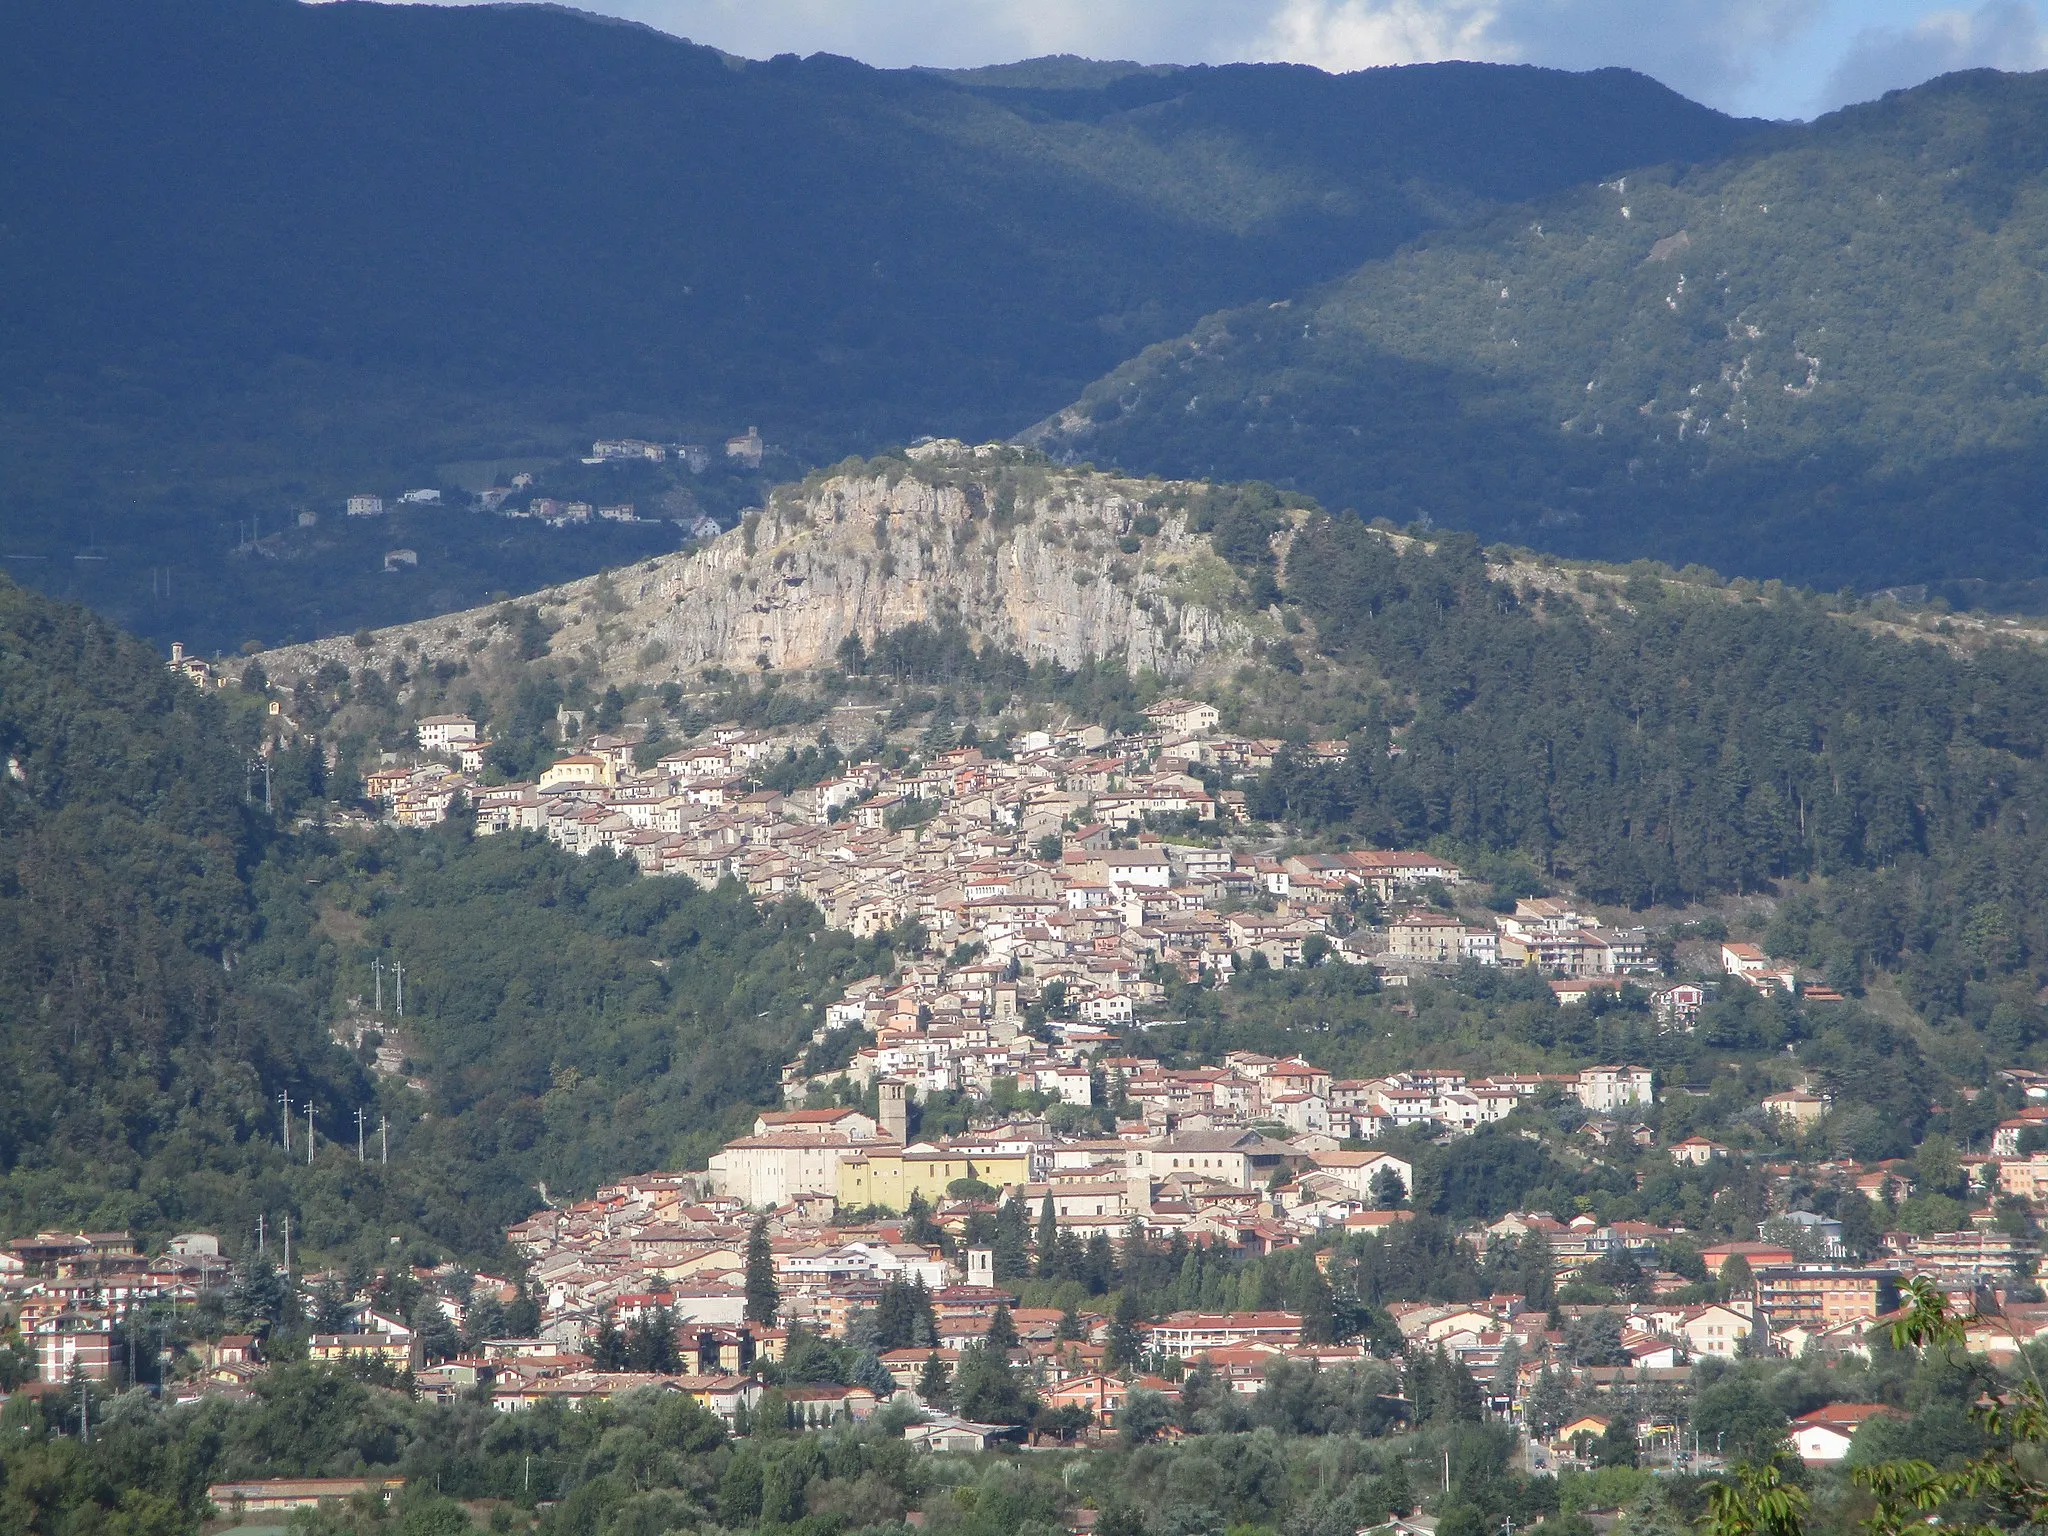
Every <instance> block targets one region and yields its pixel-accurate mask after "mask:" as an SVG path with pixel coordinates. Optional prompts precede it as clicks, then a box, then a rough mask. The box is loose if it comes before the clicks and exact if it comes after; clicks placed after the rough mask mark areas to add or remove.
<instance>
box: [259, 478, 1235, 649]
mask: <svg viewBox="0 0 2048 1536" xmlns="http://www.w3.org/2000/svg"><path fill="white" fill-rule="evenodd" d="M913 453H914V454H915V455H916V456H917V460H918V461H917V462H915V463H907V462H905V461H900V460H898V461H874V462H872V463H869V464H866V465H860V466H857V467H856V466H851V465H850V466H846V467H843V469H842V470H841V471H839V472H834V473H832V474H829V475H826V476H822V477H813V479H812V480H810V481H807V482H805V483H804V484H803V485H801V486H796V487H784V488H783V489H781V490H779V491H778V492H776V493H775V495H773V496H772V497H771V498H770V499H769V503H768V505H767V506H765V507H764V508H762V509H761V510H760V511H758V512H755V513H752V514H749V516H748V518H747V519H746V521H745V522H744V523H743V524H742V526H741V527H740V528H737V529H735V530H733V531H732V532H730V533H727V534H724V535H723V536H721V537H719V538H717V539H714V540H712V541H711V542H710V543H709V544H706V545H703V546H701V547H699V548H697V549H695V550H690V551H684V552H681V553H678V554H675V555H669V556H664V557H662V558H660V559H656V560H651V561H647V562H644V563H643V564H641V565H637V566H634V567H631V568H630V569H627V570H624V571H616V572H611V573H608V574H606V575H604V576H597V577H591V578H588V579H586V580H583V581H578V582H572V583H570V584H568V585H567V586H563V587H556V588H551V589H549V590H547V591H545V592H542V593H537V594H535V595H533V596H532V597H530V598H525V599H521V600H520V601H521V602H522V603H534V604H536V605H537V606H538V607H539V608H540V611H541V613H542V616H543V617H544V618H545V619H546V620H547V621H548V622H549V623H550V624H551V625H552V626H554V627H555V633H554V634H553V636H552V638H551V641H550V650H551V652H552V653H553V654H555V655H558V656H562V655H580V656H584V657H586V658H588V659H590V660H592V661H595V662H596V663H598V664H599V665H600V666H601V669H602V671H603V672H604V674H605V675H606V676H607V677H609V678H612V679H615V680H620V681H624V680H628V679H637V680H643V681H648V682H656V683H658V682H661V681H664V680H666V679H669V678H679V677H682V676H683V675H684V674H686V673H689V672H692V671H694V670H696V669H698V668H701V667H704V666H707V665H719V666H726V667H735V668H748V669H751V668H755V667H758V666H762V665H766V666H770V667H775V668H778V669H803V668H808V667H815V666H821V665H827V664H831V663H833V662H834V661H835V660H836V658H837V654H838V651H839V647H840V645H841V644H842V643H843V642H844V641H845V640H846V639H847V637H848V636H858V637H859V638H860V640H861V642H862V643H863V644H864V645H868V646H872V645H873V644H874V642H875V640H876V639H877V637H878V636H880V635H883V634H886V633H888V632H889V631H891V630H894V629H898V628H901V627H902V626H904V625H907V624H915V623H938V622H941V621H943V620H947V619H953V620H957V621H958V622H959V623H960V624H961V625H962V626H963V627H964V628H965V629H966V630H967V631H968V632H969V634H970V635H972V636H974V637H975V638H976V639H977V640H980V641H983V642H986V643H992V644H995V645H998V646H1001V647H1003V648H1005V649H1008V650H1013V651H1018V652H1021V653H1022V654H1023V655H1024V656H1025V657H1027V658H1028V659H1030V660H1033V661H1039V660H1050V661H1057V662H1060V663H1061V664H1063V665H1065V666H1069V667H1071V666H1077V665H1079V664H1080V663H1081V662H1082V661H1084V660H1086V659H1088V658H1090V657H1096V658H1110V657H1115V658H1119V659H1121V660H1122V661H1123V662H1124V663H1125V664H1126V665H1127V666H1129V667H1130V668H1131V669H1132V670H1134V671H1135V670H1141V669H1144V668H1153V669H1156V670H1157V671H1159V672H1160V673H1161V674H1163V675H1165V676H1169V677H1175V678H1185V677H1190V676H1192V675H1193V674H1194V673H1195V672H1196V671H1197V670H1198V669H1199V668H1200V667H1201V666H1202V664H1203V662H1204V661H1205V660H1208V659H1211V658H1220V657H1222V656H1223V655H1226V654H1230V653H1234V652H1236V651H1238V650H1241V649H1242V648H1243V647H1245V646H1246V645H1247V643H1248V642H1249V641H1250V639H1251V638H1252V636H1253V633H1254V631H1255V630H1257V629H1259V628H1260V627H1262V623H1263V621H1262V620H1261V619H1260V618H1258V617H1257V616H1255V615H1250V614H1247V613H1245V612H1244V610H1243V609H1242V607H1241V606H1240V605H1239V603H1238V601H1237V600H1238V598H1239V596H1240V594H1241V591H1242V589H1241V587H1240V585H1239V583H1238V582H1237V580H1236V578H1235V577H1234V575H1233V574H1232V572H1231V570H1230V568H1229V567H1228V565H1226V564H1225V563H1224V561H1223V560H1222V559H1221V558H1219V557H1218V556H1217V555H1216V553H1215V552H1214V551H1213V550H1212V549H1211V548H1210V545H1209V541H1208V539H1207V538H1206V537H1205V536H1203V535H1200V534H1194V533H1190V532H1189V531H1188V507H1189V504H1190V501H1191V499H1192V498H1193V497H1194V496H1195V495H1197V494H1199V491H1200V489H1201V488H1200V487H1199V486H1194V485H1189V484H1186V483H1174V482H1166V481H1158V480H1131V479H1123V478H1118V477H1115V476H1110V475H1102V474H1096V473H1092V472H1077V471H1068V470H1060V469H1057V468H1053V467H1051V466H1048V465H1046V464H1044V463H1043V462H1042V461H1039V460H1036V459H1035V458H1034V457H1032V456H1028V455H1024V454H1021V453H1019V452H1018V451H1017V450H1015V449H1008V448H1000V447H997V446H995V445H987V446H984V447H981V448H972V449H970V448H965V447H963V446H961V445H959V444H933V445H926V446H924V447H922V448H919V449H916V450H913ZM507 635H508V630H507V628H506V624H505V614H504V612H503V610H502V609H473V610H471V611H469V612H466V613H459V614H449V615H443V616H442V617H440V618H437V619H430V620H423V621H421V622H418V623H414V624H408V625H400V626H397V627H395V628H392V629H388V630H381V631H378V632H376V633H375V634H374V635H373V636H372V637H370V638H371V640H372V642H373V643H372V645H371V646H370V648H369V649H368V651H365V650H364V649H363V648H362V647H361V646H359V645H357V644H356V643H355V642H353V641H350V640H347V639H340V638H337V639H332V640H324V641H320V642H317V643H315V644H312V645H303V646H293V647H289V648H287V649H284V650H280V651H276V652H272V653H270V654H269V655H267V656H265V657H264V658H263V660H264V664H265V666H266V668H267V669H268V670H269V671H270V672H271V673H272V675H273V676H282V677H291V676H296V675H299V674H301V673H304V672H309V671H311V670H313V669H314V668H317V667H318V666H319V665H320V663H321V662H322V661H323V660H328V659H332V660H336V661H340V662H342V663H343V664H344V665H347V666H349V667H350V668H355V667H360V666H362V665H365V664H381V663H386V662H388V661H389V660H390V659H391V658H392V657H394V656H397V655H400V654H408V655H413V656H417V657H420V658H424V659H426V660H439V659H456V658H459V657H461V656H462V655H464V654H473V653H475V652H477V651H480V650H482V649H484V648H485V647H486V646H489V645H491V644H493V643H495V642H499V641H502V640H504V639H505V638H506V637H507ZM479 640H481V641H483V642H484V645H478V644H477V643H476V642H477V641H479Z"/></svg>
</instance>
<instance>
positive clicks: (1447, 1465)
mask: <svg viewBox="0 0 2048 1536" xmlns="http://www.w3.org/2000/svg"><path fill="white" fill-rule="evenodd" d="M1450 1491H1451V1448H1450V1447H1449V1446H1445V1447H1444V1492H1445V1493H1449V1492H1450Z"/></svg>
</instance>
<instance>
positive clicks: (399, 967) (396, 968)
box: [391, 960, 405, 1019]
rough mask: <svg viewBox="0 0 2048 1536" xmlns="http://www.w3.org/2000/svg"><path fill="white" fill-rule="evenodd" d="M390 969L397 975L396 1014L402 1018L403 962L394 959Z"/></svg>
mask: <svg viewBox="0 0 2048 1536" xmlns="http://www.w3.org/2000/svg"><path fill="white" fill-rule="evenodd" d="M391 969H392V971H393V973H394V974H396V976H397V977H398V1016H399V1017H400V1018H401V1019H402V1018H404V1017H405V962H404V961H403V960H394V961H392V962H391Z"/></svg>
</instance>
